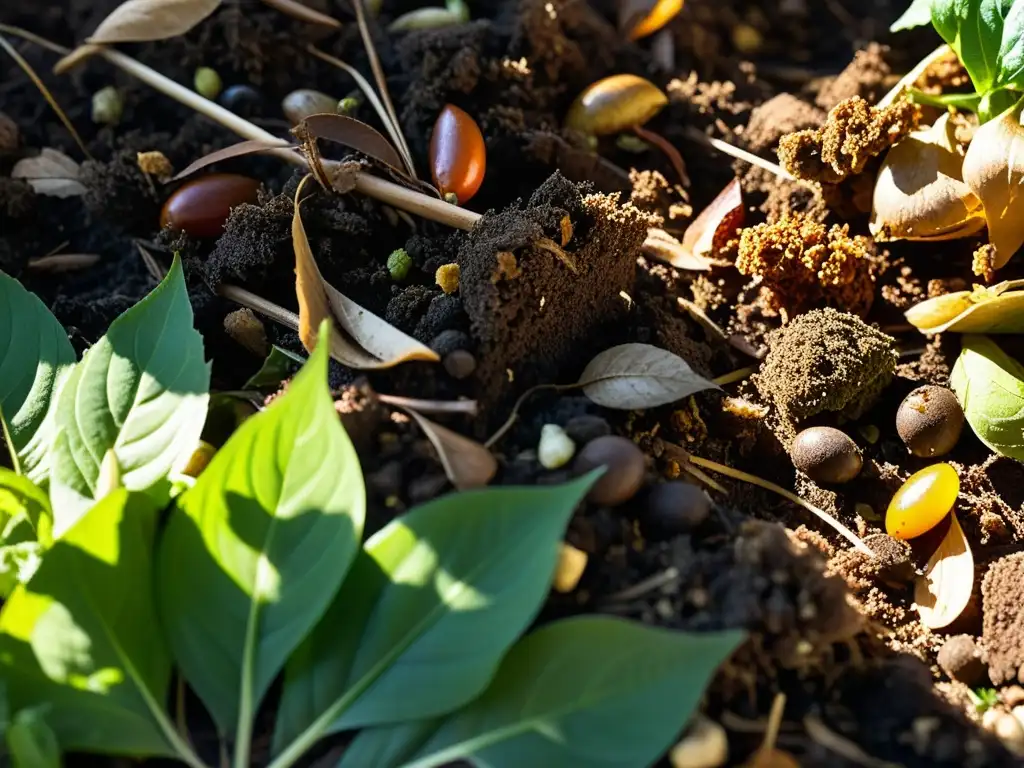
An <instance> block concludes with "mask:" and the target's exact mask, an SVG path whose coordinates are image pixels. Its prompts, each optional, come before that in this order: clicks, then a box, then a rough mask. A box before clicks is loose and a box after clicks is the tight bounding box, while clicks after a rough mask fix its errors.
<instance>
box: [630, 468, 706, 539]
mask: <svg viewBox="0 0 1024 768" xmlns="http://www.w3.org/2000/svg"><path fill="white" fill-rule="evenodd" d="M645 501H646V507H645V509H644V512H643V517H642V518H641V519H640V525H641V529H642V530H643V533H644V535H645V536H647V537H648V538H649V539H652V540H658V539H671V538H672V537H674V536H679V535H682V534H686V533H692V532H693V531H695V530H696V529H697V528H699V527H700V526H701V525H702V524H703V523H704V521H705V520H707V519H708V514H709V513H710V512H711V500H710V499H709V498H708V496H707V494H706V493H704V491H702V490H701V489H700V488H698V487H697V486H696V485H693V484H691V483H684V482H681V481H679V480H675V481H673V482H670V483H659V484H658V485H655V486H654V487H653V488H651V490H650V491H648V493H647V498H646V499H645Z"/></svg>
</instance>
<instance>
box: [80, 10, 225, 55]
mask: <svg viewBox="0 0 1024 768" xmlns="http://www.w3.org/2000/svg"><path fill="white" fill-rule="evenodd" d="M220 4H221V0H126V2H123V3H121V4H120V5H119V6H117V8H115V9H114V10H113V11H111V12H110V15H109V16H107V18H105V19H104V20H103V21H101V22H100V25H99V26H98V27H96V31H95V32H93V33H92V34H91V35H90V36H89V37H88V38H86V42H89V43H93V44H98V43H103V44H110V43H138V42H144V41H147V40H167V39H168V38H171V37H177V36H178V35H183V34H185V33H186V32H188V31H189V30H190V29H192V27H194V26H196V25H197V24H199V22H201V21H202V20H203V19H205V18H206V17H207V16H209V15H210V14H212V13H213V12H214V11H216V10H217V8H218V7H220Z"/></svg>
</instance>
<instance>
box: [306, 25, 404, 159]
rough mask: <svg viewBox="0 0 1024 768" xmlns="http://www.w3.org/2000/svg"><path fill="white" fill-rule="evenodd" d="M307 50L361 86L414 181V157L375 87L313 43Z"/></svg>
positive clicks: (350, 66)
mask: <svg viewBox="0 0 1024 768" xmlns="http://www.w3.org/2000/svg"><path fill="white" fill-rule="evenodd" d="M306 50H307V51H309V52H310V53H311V54H313V55H314V56H316V57H317V58H318V59H322V60H323V61H326V62H327V63H328V64H331V65H333V66H335V67H338V68H339V69H342V70H344V71H345V72H347V73H348V74H349V75H350V76H351V77H352V79H353V80H355V81H356V85H358V86H359V90H361V91H362V92H363V93H364V94H366V98H368V99H369V100H370V103H371V104H372V105H373V108H374V110H375V111H376V112H377V116H378V117H379V118H380V121H381V123H383V124H384V129H385V130H386V131H387V132H388V136H390V137H391V141H392V142H393V143H394V145H395V148H396V149H397V150H398V153H399V154H400V155H401V156H402V162H403V163H405V169H406V171H408V173H409V175H410V176H412V177H413V178H414V179H415V178H416V169H415V168H414V167H413V164H412V155H410V154H409V149H408V147H406V146H405V137H403V136H402V131H401V128H399V126H397V125H395V124H393V123H392V122H391V116H390V115H389V114H388V111H387V109H386V108H385V107H384V105H383V104H382V103H381V100H380V99H379V98H378V97H377V93H376V91H374V90H373V86H372V85H370V84H369V83H368V82H367V80H366V78H365V77H363V76H362V74H361V73H360V72H359V70H358V69H356V68H355V67H353V66H352V65H351V64H348V63H347V62H344V61H342V60H341V59H338V58H335V57H334V56H331V55H330V54H328V53H324V52H323V51H321V50H320V49H319V48H317V47H316V46H315V45H313V44H312V43H311V44H309V45H307V46H306Z"/></svg>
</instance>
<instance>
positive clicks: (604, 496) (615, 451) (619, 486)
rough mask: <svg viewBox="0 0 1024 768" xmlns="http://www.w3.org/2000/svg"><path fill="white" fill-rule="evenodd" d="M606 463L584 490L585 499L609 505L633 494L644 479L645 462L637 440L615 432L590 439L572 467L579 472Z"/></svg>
mask: <svg viewBox="0 0 1024 768" xmlns="http://www.w3.org/2000/svg"><path fill="white" fill-rule="evenodd" d="M602 466H603V467H606V469H605V473H604V474H603V475H602V476H601V477H600V478H599V479H598V481H597V482H596V483H594V486H593V487H592V488H591V489H590V493H588V494H587V500H588V501H591V502H593V503H594V504H601V505H604V506H608V507H614V506H618V505H619V504H623V503H625V502H627V501H629V500H630V499H631V498H633V497H634V496H635V495H636V493H637V491H639V490H640V486H642V485H643V482H644V473H645V472H646V469H647V465H646V462H645V460H644V453H643V451H641V450H640V449H639V448H638V447H637V445H636V443H634V442H633V441H632V440H627V439H626V438H624V437H618V436H617V435H608V436H607V437H599V438H597V439H596V440H591V441H590V442H589V443H587V444H586V445H585V446H583V450H581V451H580V452H579V454H577V456H576V461H575V463H574V464H573V469H574V471H575V472H576V474H577V475H582V474H584V473H586V472H589V471H590V470H592V469H596V468H597V467H602Z"/></svg>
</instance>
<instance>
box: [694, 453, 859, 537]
mask: <svg viewBox="0 0 1024 768" xmlns="http://www.w3.org/2000/svg"><path fill="white" fill-rule="evenodd" d="M689 460H690V461H692V462H693V463H694V464H696V465H698V466H700V467H706V468H707V469H710V470H711V471H712V472H718V473H719V474H722V475H725V476H726V477H731V478H733V479H734V480H742V481H743V482H745V483H750V484H751V485H756V486H759V487H761V488H764V489H765V490H769V491H771V492H772V493H777V494H779V496H782V497H783V498H784V499H789V501H792V502H793V503H794V504H799V505H800V506H801V507H803V508H804V509H806V510H807V511H809V512H813V513H814V514H815V515H817V516H818V517H820V518H821V519H822V520H823V521H824V522H826V523H828V524H829V525H830V526H832V527H833V528H834V529H835V530H836V532H837V533H838V534H839V535H840V536H842V537H843V538H844V539H846V540H847V541H848V542H850V543H851V544H853V546H854V547H855V548H856V549H859V550H860V551H861V552H863V553H864V554H866V555H869V556H871V557H875V553H874V552H872V551H871V548H870V547H868V545H867V544H865V543H864V542H863V541H861V540H860V537H859V536H858V535H857V534H855V533H854V532H853V531H851V530H850V529H849V528H847V527H846V526H845V525H843V524H842V523H841V522H839V521H838V520H836V519H835V518H834V517H832V515H830V514H829V513H828V512H826V511H825V510H823V509H818V508H817V507H816V506H814V505H813V504H811V503H810V502H808V501H804V500H803V499H801V498H800V497H799V496H797V495H796V494H795V493H791V492H790V491H787V490H786V489H785V488H783V487H782V486H779V485H776V484H775V483H771V482H769V481H767V480H762V479H761V478H760V477H757V475H751V474H748V473H746V472H743V471H741V470H738V469H733V468H732V467H727V466H725V465H724V464H719V463H718V462H717V461H710V460H708V459H702V458H701V457H700V456H694V455H693V454H690V455H689Z"/></svg>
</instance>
